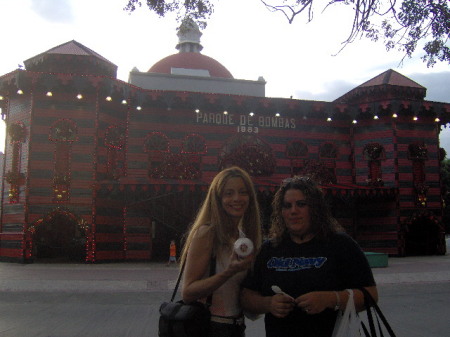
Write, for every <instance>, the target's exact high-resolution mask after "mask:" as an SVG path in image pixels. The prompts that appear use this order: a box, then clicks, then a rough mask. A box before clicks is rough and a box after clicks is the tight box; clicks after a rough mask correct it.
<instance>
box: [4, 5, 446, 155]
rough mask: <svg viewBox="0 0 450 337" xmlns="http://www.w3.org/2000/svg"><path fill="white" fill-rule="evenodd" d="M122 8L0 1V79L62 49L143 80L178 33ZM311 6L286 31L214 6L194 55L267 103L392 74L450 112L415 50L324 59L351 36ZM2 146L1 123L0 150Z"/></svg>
mask: <svg viewBox="0 0 450 337" xmlns="http://www.w3.org/2000/svg"><path fill="white" fill-rule="evenodd" d="M281 1H282V0H279V2H281ZM316 1H317V0H316ZM126 2H127V1H126V0H0V31H2V32H3V34H2V40H1V44H0V48H1V50H0V76H1V75H4V74H7V73H9V72H11V71H13V70H15V69H17V67H18V65H19V64H23V61H24V60H27V59H29V58H31V57H33V56H35V55H38V54H40V53H42V52H45V51H47V50H49V49H51V48H53V47H55V46H57V45H60V44H63V43H65V42H68V41H71V40H76V41H77V42H80V43H82V44H83V45H85V46H86V47H88V48H90V49H92V50H94V51H96V52H97V53H99V54H100V55H102V56H103V57H105V58H107V59H108V60H110V61H111V62H113V63H114V64H116V65H117V66H118V78H119V79H121V80H123V81H128V74H129V72H130V71H131V69H133V68H134V67H137V68H138V69H139V70H140V71H147V70H148V69H149V68H150V67H151V66H152V65H153V64H155V63H156V62H157V61H159V60H160V59H162V58H164V57H166V56H168V55H171V54H174V53H176V52H177V50H176V49H175V45H176V44H177V42H178V38H177V36H176V28H177V26H178V25H179V24H178V23H177V22H176V20H175V19H174V17H173V16H169V17H167V18H163V19H161V18H158V17H157V16H156V15H154V14H153V13H151V12H150V11H149V10H148V9H147V8H141V9H139V10H138V11H136V12H135V13H132V14H131V15H130V14H128V13H127V12H125V11H123V7H124V6H125V5H126ZM143 2H144V3H145V2H146V1H145V0H144V1H143ZM215 2H217V1H215ZM318 3H319V4H320V5H317V6H316V8H315V15H314V20H313V21H312V22H309V23H307V19H306V17H305V16H300V17H297V18H296V20H295V21H294V23H293V24H288V22H287V20H286V19H285V18H284V17H283V16H282V15H281V14H279V13H278V14H277V13H270V12H269V11H268V10H267V9H266V8H265V7H264V6H263V5H262V4H261V2H260V0H219V1H218V4H217V5H216V7H215V12H214V14H213V16H212V18H211V20H210V21H209V23H208V26H207V28H206V29H205V30H204V31H203V36H202V38H201V43H202V45H203V47H204V49H203V51H202V53H203V54H205V55H207V56H210V57H212V58H214V59H216V60H218V61H219V62H221V63H222V64H223V65H224V66H225V67H226V68H227V69H228V70H229V71H230V72H231V73H232V74H233V76H234V78H236V79H246V80H257V79H258V77H260V76H263V77H264V79H265V80H266V81H267V85H266V96H268V97H290V96H293V97H294V98H297V99H312V100H324V101H332V100H334V99H336V98H338V97H340V96H341V95H343V94H345V93H346V92H348V91H349V90H351V89H353V88H354V87H356V86H358V85H360V84H362V83H364V82H366V81H367V80H369V79H371V78H373V77H375V76H377V75H378V74H380V73H382V72H384V71H386V70H388V69H394V70H396V71H398V72H400V73H401V74H403V75H405V76H407V77H409V78H411V79H412V80H414V81H416V82H417V83H419V84H421V85H423V86H424V87H426V88H427V89H428V90H427V96H426V99H427V100H431V101H438V102H450V67H449V66H448V65H447V64H438V65H436V66H435V67H433V68H427V66H426V64H424V63H423V62H422V60H421V59H420V56H421V55H422V52H421V50H418V51H417V52H416V54H415V55H414V57H413V58H412V59H405V61H404V62H403V64H402V65H400V61H401V59H402V54H401V53H399V52H396V51H390V52H387V51H386V50H385V48H384V46H383V44H382V43H381V42H378V43H375V42H370V41H366V40H358V41H356V42H355V43H353V44H352V45H349V46H347V47H346V48H344V49H343V50H342V51H341V52H340V53H338V54H337V55H336V56H333V55H335V54H336V53H337V52H338V51H339V50H340V49H341V47H342V44H341V42H342V41H344V40H345V39H346V37H347V35H348V33H349V32H350V26H351V23H352V17H351V14H352V12H351V8H350V7H346V6H342V5H340V6H336V7H335V8H329V9H327V10H326V11H325V12H324V13H322V9H323V8H322V7H321V6H323V4H326V3H327V1H320V2H318ZM4 138H5V137H4V123H0V149H3V148H4ZM441 147H444V148H445V149H446V151H447V153H449V155H450V130H449V129H445V130H444V131H443V132H442V133H441Z"/></svg>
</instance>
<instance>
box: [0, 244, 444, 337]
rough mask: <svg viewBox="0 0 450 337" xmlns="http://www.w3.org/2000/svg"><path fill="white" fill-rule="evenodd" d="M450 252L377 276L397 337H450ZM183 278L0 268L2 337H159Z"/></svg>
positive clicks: (253, 324) (393, 262) (44, 266)
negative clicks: (164, 310)
mask: <svg viewBox="0 0 450 337" xmlns="http://www.w3.org/2000/svg"><path fill="white" fill-rule="evenodd" d="M449 244H450V240H449V239H448V238H447V254H446V255H442V256H414V257H403V258H397V257H390V258H389V259H388V266H387V267H385V268H373V269H372V271H373V273H374V277H375V280H376V282H377V284H378V290H379V295H380V301H379V305H380V307H381V308H382V310H383V312H384V314H385V315H386V317H387V318H388V321H389V322H390V323H391V326H392V327H393V329H394V331H395V332H396V335H397V337H442V336H448V335H449V331H450V323H449V320H448V303H450V302H449V301H450V253H449V251H450V245H449ZM178 271H179V270H178V268H177V266H175V265H171V266H170V267H166V264H165V262H159V263H158V262H141V263H104V264H73V263H59V264H58V263H34V264H18V263H6V262H0V337H80V336H83V337H144V336H145V337H148V336H157V330H158V329H157V327H158V320H159V311H158V309H159V305H160V303H162V302H163V301H167V300H169V299H170V294H171V292H172V290H173V289H174V286H175V283H176V279H177V276H178ZM177 299H178V298H177ZM246 324H247V330H246V336H247V337H261V336H264V335H265V333H264V321H263V319H259V320H256V321H250V320H247V321H246Z"/></svg>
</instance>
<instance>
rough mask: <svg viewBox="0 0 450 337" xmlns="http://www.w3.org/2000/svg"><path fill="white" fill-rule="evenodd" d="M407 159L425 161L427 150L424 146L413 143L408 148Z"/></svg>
mask: <svg viewBox="0 0 450 337" xmlns="http://www.w3.org/2000/svg"><path fill="white" fill-rule="evenodd" d="M408 157H409V159H416V160H426V159H428V149H427V146H426V145H425V144H419V143H413V144H409V146H408Z"/></svg>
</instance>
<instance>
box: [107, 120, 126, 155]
mask: <svg viewBox="0 0 450 337" xmlns="http://www.w3.org/2000/svg"><path fill="white" fill-rule="evenodd" d="M105 145H106V146H108V147H112V148H115V149H118V150H120V149H122V148H123V146H124V145H125V129H124V128H122V127H119V126H115V125H112V126H110V127H109V128H108V129H107V130H106V134H105Z"/></svg>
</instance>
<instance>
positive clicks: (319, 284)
mask: <svg viewBox="0 0 450 337" xmlns="http://www.w3.org/2000/svg"><path fill="white" fill-rule="evenodd" d="M242 285H243V287H244V288H249V289H251V290H255V291H258V292H259V293H261V294H262V295H263V296H272V295H274V292H273V291H272V289H271V287H272V285H277V286H279V287H280V288H281V289H282V290H283V291H284V292H285V293H287V294H289V295H290V296H292V297H294V298H296V297H298V296H300V295H303V294H306V293H308V292H311V291H327V290H331V291H332V290H344V289H348V288H353V289H354V288H360V287H367V286H373V285H375V281H374V278H373V275H372V271H371V269H370V266H369V263H368V262H367V259H366V257H365V255H364V253H363V252H362V250H361V248H360V247H359V246H358V244H357V243H356V242H355V241H354V240H353V239H352V238H351V237H350V236H348V235H347V234H344V233H339V234H333V235H331V237H330V238H329V239H328V240H327V241H321V240H319V239H317V238H313V239H312V240H311V241H308V242H306V243H303V244H297V243H295V242H293V241H292V240H291V239H290V238H289V236H288V235H286V236H285V237H284V239H283V240H282V242H281V243H280V244H279V245H278V246H277V247H273V246H272V245H271V244H270V243H269V242H266V243H265V244H264V245H263V247H262V249H261V251H260V253H259V254H258V256H257V258H256V261H255V266H254V270H253V271H252V273H251V274H250V275H249V276H248V277H247V278H246V279H245V280H244V282H243V284H242ZM335 320H336V312H335V311H333V310H332V309H326V310H324V311H323V312H322V313H320V314H316V315H307V314H306V313H305V312H303V311H302V310H300V308H295V309H294V310H293V311H292V312H291V313H290V314H289V315H288V316H286V317H285V318H276V317H275V316H273V315H272V314H270V313H268V314H266V315H265V325H266V336H267V337H284V336H286V337H287V336H289V337H292V336H298V337H309V336H310V337H321V336H323V337H329V336H331V334H332V331H333V327H334V323H335Z"/></svg>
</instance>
